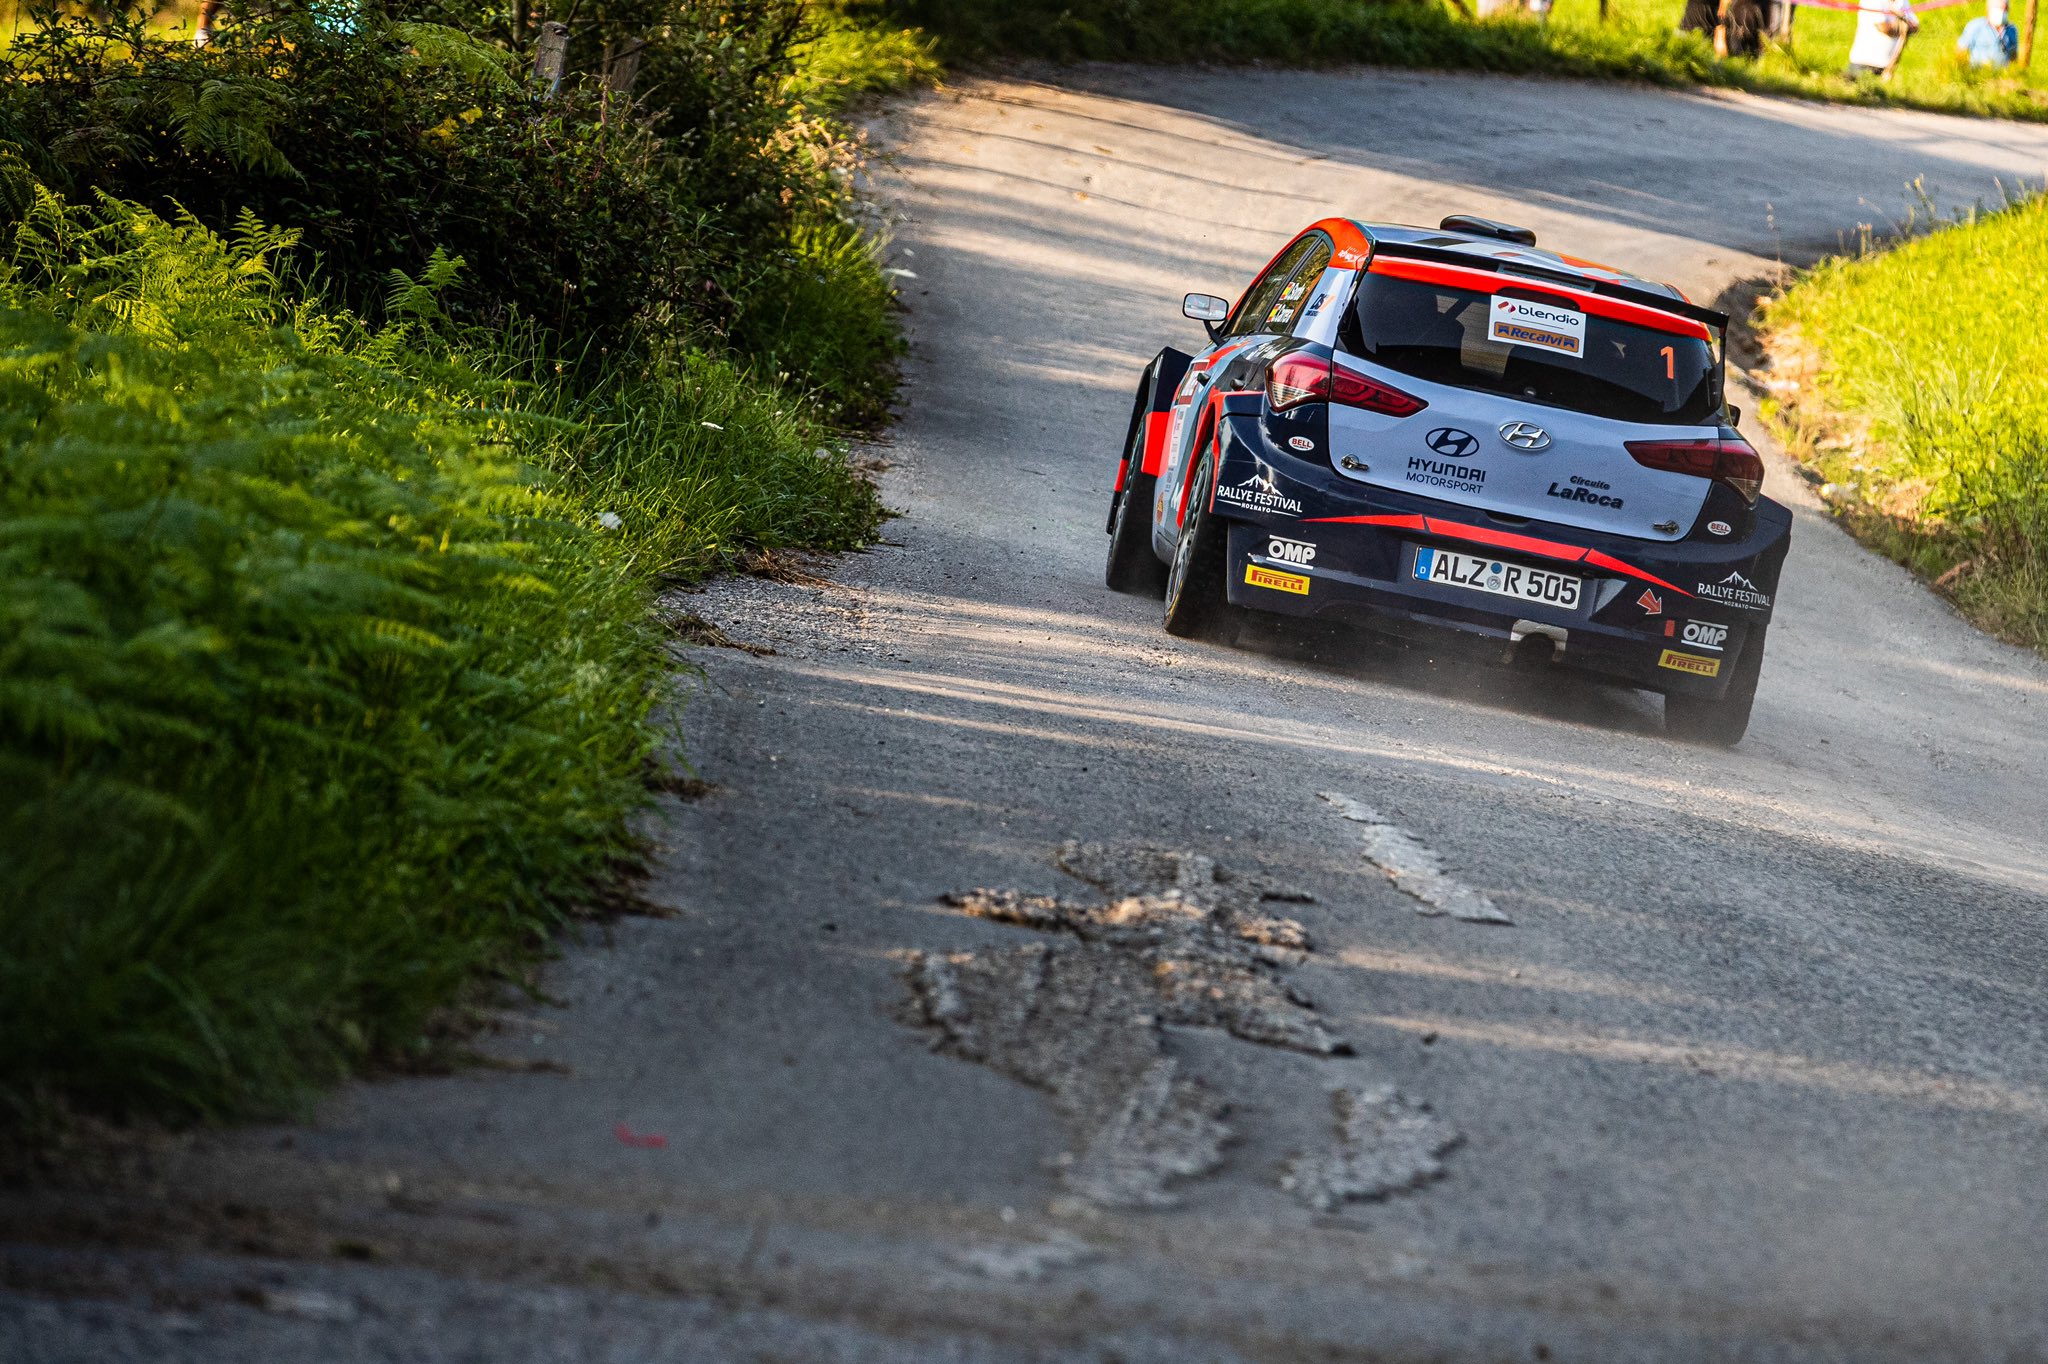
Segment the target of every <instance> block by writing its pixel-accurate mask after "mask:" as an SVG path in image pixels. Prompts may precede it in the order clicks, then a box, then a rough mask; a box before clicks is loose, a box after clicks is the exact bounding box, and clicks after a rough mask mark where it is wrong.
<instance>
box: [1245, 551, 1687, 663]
mask: <svg viewBox="0 0 2048 1364" xmlns="http://www.w3.org/2000/svg"><path fill="white" fill-rule="evenodd" d="M1244 580H1245V581H1246V582H1248V583H1250V584H1251V585H1252V586H1253V587H1267V588H1271V589H1272V590H1273V591H1275V592H1292V593H1293V594H1294V595H1295V596H1297V597H1306V596H1307V595H1308V579H1307V578H1305V577H1303V576H1302V575H1301V574H1299V573H1281V572H1278V571H1276V570H1274V569H1270V568H1260V567H1259V566H1258V565H1257V564H1246V565H1245V566H1244ZM1700 661H1701V662H1708V661H1709V660H1706V659H1702V660H1700Z"/></svg>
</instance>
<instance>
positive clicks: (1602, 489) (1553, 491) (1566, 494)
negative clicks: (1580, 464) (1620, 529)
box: [1546, 474, 1621, 511]
mask: <svg viewBox="0 0 2048 1364" xmlns="http://www.w3.org/2000/svg"><path fill="white" fill-rule="evenodd" d="M1607 489H1608V485H1607V484H1605V483H1602V482H1601V481H1600V480H1599V479H1597V478H1580V477H1579V476H1578V475H1577V474H1573V475H1572V476H1571V478H1570V479H1569V480H1568V481H1567V483H1566V485H1565V486H1563V487H1559V486H1558V485H1557V484H1555V483H1553V484H1551V485H1550V491H1549V493H1547V494H1546V496H1549V497H1561V498H1563V499H1564V500H1565V501H1567V502H1584V503H1586V504H1588V505H1589V506H1594V507H1613V508H1615V509H1616V510H1617V511H1618V510H1620V508H1621V499H1620V498H1618V497H1613V496H1610V495H1609V494H1608V491H1607Z"/></svg>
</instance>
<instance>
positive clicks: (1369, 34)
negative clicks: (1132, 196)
mask: <svg viewBox="0 0 2048 1364" xmlns="http://www.w3.org/2000/svg"><path fill="white" fill-rule="evenodd" d="M848 7H849V9H850V10H851V11H852V12H854V13H856V14H885V15H888V16H890V17H892V18H894V19H895V20H897V21H898V22H902V23H908V24H915V25H917V26H919V27H921V28H922V29H924V30H925V31H928V32H930V33H932V34H935V35H937V36H938V37H939V39H940V41H941V52H942V53H943V54H944V55H945V56H946V57H947V58H948V59H949V60H952V61H957V62H966V63H973V62H989V61H994V60H998V59H1000V58H1003V57H1007V56H1033V57H1044V58H1051V59H1055V60H1070V59H1076V58H1083V59H1094V60H1107V61H1147V62H1189V61H1195V62H1226V63H1241V62H1251V61H1265V62H1276V63H1281V64H1286V65H1308V66H1313V65H1326V64H1334V63H1347V62H1364V63H1373V64H1380V65H1387V66H1401V67H1419V68H1425V69H1435V70H1471V71H1497V72H1503V73H1515V74H1530V75H1553V76H1574V77H1582V78H1588V79H1619V80H1638V81H1648V82H1651V83H1654V84H1659V85H1667V86H1677V87H1686V86H1700V85H1708V86H1725V87H1731V88H1734V89H1742V90H1752V91H1757V92H1759V93H1765V94H1780V95H1797V96H1801V97H1805V98H1811V99H1824V100H1833V101H1839V102H1846V103H1857V104H1892V105H1899V106H1903V107H1910V108H1919V109H1931V110H1938V111H1944V112H1953V113H1967V114H1981V115H1991V116H1998V117H2008V118H2024V119H2048V74H2044V75H2035V74H2032V73H2027V74H2024V75H2013V76H2000V77H1992V76H1988V75H1984V74H1981V73H1975V72H1970V71H1966V70H1963V69H1961V68H1960V67H1958V66H1957V65H1956V63H1955V62H1954V60H1953V57H1952V55H1951V54H1952V51H1953V49H1954V46H1955V39H1956V35H1957V34H1958V33H1959V32H1960V30H1961V28H1962V25H1963V23H1964V21H1965V19H1966V18H1967V16H1968V14H1969V13H1974V12H1976V10H1975V9H1969V10H1966V9H1964V8H1962V7H1958V8H1956V9H1950V10H1941V11H1936V12H1934V13H1932V14H1930V15H1929V16H1928V17H1927V20H1926V23H1925V27H1924V28H1923V30H1922V33H1921V34H1920V36H1919V37H1917V38H1916V39H1915V40H1914V41H1913V43H1912V45H1910V46H1909V47H1908V49H1907V55H1906V58H1905V61H1904V62H1903V63H1902V65H1901V68H1900V71H1899V74H1898V77H1897V78H1896V79H1895V80H1894V81H1893V82H1892V83H1891V84H1889V85H1877V84H1872V83H1867V82H1866V83H1861V84H1859V83H1855V82H1851V81H1849V80H1848V79H1847V78H1846V77H1845V76H1844V75H1843V74H1842V72H1843V69H1844V67H1845V65H1846V63H1847V59H1848V50H1849V41H1850V38H1851V36H1852V34H1853V30H1854V27H1855V22H1854V21H1855V15H1854V14H1853V13H1847V12H1842V11H1834V10H1824V9H1802V10H1800V12H1799V17H1798V20H1797V22H1796V25H1795V31H1794V42H1793V44H1792V45H1791V47H1790V48H1789V49H1785V48H1776V47H1772V48H1768V49H1767V50H1766V52H1765V54H1764V56H1763V58H1762V59H1760V60H1758V61H1744V60H1733V61H1720V60H1717V59H1716V58H1715V57H1714V54H1713V49H1712V47H1711V45H1710V44H1709V43H1707V42H1706V41H1704V40H1702V39H1700V38H1698V37H1696V36H1693V35H1682V34H1679V33H1677V32H1676V31H1675V29H1676V25H1677V22H1678V18H1679V15H1680V13H1681V12H1682V10H1683V8H1684V6H1683V3H1682V0H1612V3H1611V4H1610V5H1609V7H1608V14H1607V17H1606V19H1605V20H1603V19H1602V17H1601V14H1600V8H1599V4H1598V0H1558V3H1557V4H1556V6H1555V8H1554V10H1553V12H1552V17H1551V19H1550V21H1549V22H1548V23H1547V24H1535V23H1528V22H1522V21H1519V20H1515V19H1502V20H1496V21H1490V22H1487V23H1477V22H1474V21H1472V20H1470V19H1467V18H1464V17H1462V16H1461V15H1459V14H1457V13H1455V12H1453V10H1452V9H1451V8H1450V7H1448V6H1446V5H1443V4H1440V3H1436V2H1435V0H1126V2H1125V3H1122V4H1117V5H1103V6H1079V5H1070V4H1066V3H1063V0H848ZM2044 66H2048V64H2044Z"/></svg>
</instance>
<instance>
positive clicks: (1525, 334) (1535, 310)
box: [1486, 294, 1586, 355]
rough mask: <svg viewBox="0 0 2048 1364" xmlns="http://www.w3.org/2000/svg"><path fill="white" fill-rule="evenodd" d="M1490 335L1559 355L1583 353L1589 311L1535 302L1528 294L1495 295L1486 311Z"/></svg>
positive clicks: (1487, 328)
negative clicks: (1524, 296)
mask: <svg viewBox="0 0 2048 1364" xmlns="http://www.w3.org/2000/svg"><path fill="white" fill-rule="evenodd" d="M1486 339H1487V340H1489V341H1505V342H1507V343H1508V344H1509V345H1514V346H1534V347H1536V348H1537V349H1539V350H1550V351H1556V352H1557V353H1558V354H1559V355H1583V354H1584V353H1585V350H1586V315H1585V314H1584V313H1582V312H1580V311H1579V310H1578V309H1576V308H1559V307H1554V306H1552V305H1551V304H1548V303H1532V302H1530V301H1529V300H1528V299H1526V298H1504V297H1502V296H1501V295H1499V294H1495V295H1494V296H1493V303H1492V306H1491V307H1490V308H1488V309H1487V313H1486Z"/></svg>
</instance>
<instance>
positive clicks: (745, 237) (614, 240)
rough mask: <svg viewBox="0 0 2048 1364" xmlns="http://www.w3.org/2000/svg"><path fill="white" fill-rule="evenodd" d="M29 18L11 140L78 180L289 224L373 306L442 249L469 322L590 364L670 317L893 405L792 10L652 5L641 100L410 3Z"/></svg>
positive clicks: (832, 147) (40, 3)
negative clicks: (388, 15) (385, 11)
mask: <svg viewBox="0 0 2048 1364" xmlns="http://www.w3.org/2000/svg"><path fill="white" fill-rule="evenodd" d="M32 14H33V17H34V20H35V23H34V24H33V25H32V26H30V27H29V28H27V29H24V30H23V32H22V33H21V34H20V35H19V36H18V37H17V38H16V40H15V42H14V43H13V45H12V46H10V47H8V48H7V49H5V50H4V51H0V64H4V75H5V77H6V79H4V80H0V146H9V147H12V148H13V149H14V150H15V152H16V153H17V154H18V155H19V156H21V157H22V158H23V159H24V160H25V161H26V162H27V164H28V165H29V166H30V168H31V170H32V171H33V173H34V174H35V175H36V176H37V177H38V178H40V179H41V180H42V181H43V182H44V183H46V184H49V185H51V186H52V187H53V188H56V189H57V190H59V191H60V192H61V193H63V194H65V195H66V196H68V197H70V198H73V199H79V198H83V197H86V196H89V195H90V194H92V193H105V194H109V195H112V196H114V197H116V198H120V199H124V200H129V201H134V202H140V203H143V204H146V205H148V206H150V207H151V208H153V209H155V210H156V211H158V212H161V213H166V214H170V213H175V212H178V211H185V212H190V213H191V214H193V215H194V216H195V217H196V218H197V219H198V221H200V222H202V223H205V224H207V225H208V226H211V227H213V228H215V229H216V230H227V229H229V228H230V227H231V226H232V225H233V223H234V222H235V221H236V220H237V217H238V215H239V214H241V213H242V212H245V211H247V212H252V213H254V214H255V215H256V216H257V217H259V218H260V219H262V220H263V221H266V222H281V223H289V224H291V225H293V226H294V227H295V228H297V229H298V230H300V231H301V232H302V233H303V236H304V241H305V244H306V246H307V247H308V248H310V250H311V251H312V253H313V254H314V256H315V258H316V259H317V261H318V263H319V264H318V274H319V277H320V278H321V280H322V282H323V285H324V287H325V288H326V289H327V290H328V291H329V292H330V293H331V295H332V296H333V297H334V299H335V300H336V302H337V303H339V304H340V305H341V306H343V307H346V308H348V309H350V310H352V311H355V312H358V313H360V314H363V315H366V316H374V315H375V314H376V313H377V311H378V310H379V308H380V307H381V304H382V292H383V287H384V281H385V278H386V277H387V275H388V274H389V272H390V271H392V270H394V269H410V268H412V267H414V266H415V265H416V264H417V263H418V262H419V261H421V260H423V259H425V258H426V256H427V254H428V253H429V252H430V251H432V250H433V249H435V248H436V247H439V248H441V249H443V250H446V251H447V252H448V253H450V254H451V255H457V256H460V257H461V258H462V259H463V260H464V261H466V262H467V263H468V265H469V270H468V272H467V273H466V274H465V276H464V280H463V284H462V286H461V288H460V289H458V290H456V291H455V292H454V293H453V294H451V296H450V297H449V299H448V300H447V307H448V310H449V311H450V313H451V314H452V315H454V316H455V317H457V318H458V319H459V320H461V321H464V322H468V323H472V324H475V325H481V326H489V327H494V328H506V327H511V326H515V325H517V324H518V322H520V321H521V320H523V321H526V322H531V323H535V324H538V325H540V326H542V327H544V328H546V329H547V331H548V333H550V334H551V335H552V336H553V337H554V338H555V349H556V350H557V352H558V353H562V354H566V355H569V356H572V357H578V358H581V357H585V356H589V357H601V356H603V355H605V354H607V353H610V352H616V351H621V350H630V349H634V348H637V347H639V346H641V345H642V344H643V343H644V341H645V339H646V338H647V337H649V336H650V335H669V334H672V333H675V332H678V331H680V332H682V333H684V334H685V335H687V336H689V337H692V338H694V339H695V340H697V341H698V342H699V343H701V344H711V345H716V346H722V345H737V346H738V347H739V348H740V351H741V357H742V359H745V358H748V356H749V355H758V356H760V357H762V358H763V360H764V361H765V362H767V363H768V364H769V366H770V369H769V372H771V373H773V372H776V371H787V372H788V373H789V374H790V375H791V376H792V377H793V379H794V380H795V382H797V383H798V384H799V385H802V386H814V387H817V388H819V389H821V390H822V391H824V392H825V393H827V394H829V395H831V396H833V397H835V398H838V399H840V400H842V401H844V402H845V403H847V404H848V407H847V410H846V415H847V416H849V417H851V418H853V419H856V420H873V419H875V418H877V417H878V416H879V415H880V414H881V412H882V411H884V410H885V408H886V401H887V395H888V392H889V390H890V386H891V382H892V377H891V366H892V363H893V358H894V354H895V347H894V339H893V338H894V333H893V326H892V324H891V323H890V321H889V318H888V315H887V306H888V292H887V290H886V289H885V288H883V287H882V279H881V276H880V274H879V273H878V270H877V268H876V265H875V263H874V261H873V259H872V253H871V252H866V251H860V250H847V249H845V233H844V232H843V230H842V229H843V227H844V225H845V224H846V223H847V222H848V221H849V216H848V215H849V207H848V191H847V189H846V183H847V180H848V177H847V176H846V175H845V174H844V172H845V170H846V166H845V161H846V158H847V156H848V155H849V152H848V144H847V143H846V141H845V139H844V137H843V135H842V133H841V132H840V130H839V129H838V128H836V127H835V126H834V125H831V124H827V123H821V122H819V121H818V120H816V119H815V118H812V117H810V116H808V115H807V114H806V112H805V110H804V108H803V106H802V105H801V104H800V103H799V102H798V101H797V99H796V97H795V95H793V94H792V93H790V89H792V88H794V85H795V84H796V82H795V81H794V75H795V72H796V69H797V61H798V49H799V48H800V47H801V46H802V40H804V39H805V38H807V37H808V36H810V35H811V33H812V30H811V29H810V28H808V27H806V26H805V14H806V11H805V9H804V7H803V6H802V5H801V4H799V3H797V0H716V2H715V3H712V2H704V0H700V2H697V3H679V4H675V5H672V6H669V7H667V8H666V9H664V10H662V11H661V12H660V13H659V14H658V15H656V16H655V17H657V18H659V19H661V21H662V22H661V24H660V27H659V34H660V36H659V38H658V41H656V42H655V43H653V44H652V45H651V46H650V47H649V48H648V50H647V52H646V54H645V57H644V59H643V63H642V68H641V78H640V83H639V85H638V86H637V87H636V92H635V93H636V96H637V99H638V102H637V105H636V106H635V108H634V109H632V110H628V109H627V108H626V107H625V106H623V105H619V104H617V103H614V104H612V105H611V106H610V107H607V106H606V105H605V103H604V101H603V99H602V98H601V92H600V91H599V89H598V88H597V86H596V85H595V84H594V82H593V81H592V80H589V79H582V80H577V81H573V82H571V83H570V84H569V85H568V86H567V87H565V89H564V91H563V93H562V94H561V95H560V96H559V97H558V98H556V99H553V100H548V101H544V102H537V101H536V99H535V97H534V95H533V93H532V92H531V91H529V90H528V89H527V88H526V86H525V85H524V84H522V81H521V79H520V78H519V73H520V71H521V70H522V69H523V59H521V58H515V57H513V56H510V55H508V54H506V53H503V52H500V51H498V50H497V49H495V48H492V47H489V46H487V45H485V44H483V43H480V42H478V41H476V40H474V39H471V38H469V37H466V36H465V35H464V34H462V33H461V32H459V31H457V30H456V29H453V28H449V27H445V26H439V25H435V24H430V23H425V22H419V21H417V20H414V21H407V22H385V21H378V20H374V19H372V18H369V17H366V18H365V20H364V21H363V22H362V23H361V24H360V25H359V26H358V27H357V28H356V29H354V30H353V31H348V32H338V31H334V30H333V29H330V28H327V27H323V26H322V25H321V23H319V22H318V21H317V20H316V19H315V17H313V15H312V14H311V13H310V12H309V11H308V10H306V9H304V8H285V9H280V10H274V11H258V10H254V9H250V10H246V11H243V12H241V13H240V14H239V17H238V18H237V20H236V21H234V22H227V23H222V24H221V25H219V26H218V28H217V30H216V35H217V36H216V39H215V42H214V43H213V45H211V46H209V47H207V48H205V49H203V50H201V49H195V48H193V47H192V46H191V45H190V44H189V43H183V42H177V41H167V40H165V38H164V37H163V36H161V35H160V34H158V33H156V32H154V31H152V30H151V29H150V28H149V27H148V25H147V24H146V23H145V22H144V21H143V20H142V19H140V18H139V17H136V16H134V15H132V14H126V15H124V14H121V13H115V14H112V15H110V16H100V15H97V14H93V13H83V12H81V13H67V12H64V11H62V10H60V9H58V8H57V7H56V5H55V0H34V6H33V8H32ZM444 17H453V16H448V15H445V14H444ZM602 31H603V30H602V29H601V28H592V29H591V30H590V31H589V34H588V35H586V36H585V37H584V39H583V40H581V42H580V44H579V46H578V48H577V49H575V50H577V51H582V52H584V53H585V54H586V57H588V56H589V55H590V54H592V53H595V52H597V51H598V50H599V49H598V48H596V47H595V46H594V45H593V39H594V36H595V35H596V34H597V33H600V32H602ZM813 246H817V247H821V248H822V249H816V250H814V249H812V247H813ZM821 275H822V276H823V277H824V280H825V283H824V286H823V292H825V293H827V294H830V295H831V296H832V299H831V301H830V302H829V303H828V304H821V303H820V302H819V301H818V300H817V299H816V298H815V297H812V296H813V295H816V294H818V293H819V292H820V290H819V288H818V285H817V281H818V279H819V277H820V276H821ZM818 325H827V326H832V327H839V328H843V329H844V331H843V333H841V334H837V335H834V336H831V337H825V338H819V337H818V335H817V333H815V332H814V331H812V330H810V329H811V328H814V327H816V326H818Z"/></svg>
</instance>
